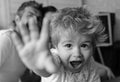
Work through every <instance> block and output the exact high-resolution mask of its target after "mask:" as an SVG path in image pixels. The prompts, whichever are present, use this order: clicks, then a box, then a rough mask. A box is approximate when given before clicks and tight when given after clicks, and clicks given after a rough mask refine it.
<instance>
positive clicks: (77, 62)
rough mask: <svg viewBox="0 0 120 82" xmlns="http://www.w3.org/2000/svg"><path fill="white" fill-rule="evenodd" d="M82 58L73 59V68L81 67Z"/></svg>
mask: <svg viewBox="0 0 120 82" xmlns="http://www.w3.org/2000/svg"><path fill="white" fill-rule="evenodd" d="M81 63H82V60H79V61H71V62H70V64H71V66H72V67H73V68H79V67H80V66H81Z"/></svg>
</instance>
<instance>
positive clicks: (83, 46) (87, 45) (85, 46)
mask: <svg viewBox="0 0 120 82" xmlns="http://www.w3.org/2000/svg"><path fill="white" fill-rule="evenodd" d="M89 46H90V45H89V44H82V45H81V48H84V49H88V48H89Z"/></svg>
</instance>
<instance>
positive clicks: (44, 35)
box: [40, 14, 51, 46]
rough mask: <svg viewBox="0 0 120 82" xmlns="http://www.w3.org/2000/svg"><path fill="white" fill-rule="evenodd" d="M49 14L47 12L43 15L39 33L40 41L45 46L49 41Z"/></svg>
mask: <svg viewBox="0 0 120 82" xmlns="http://www.w3.org/2000/svg"><path fill="white" fill-rule="evenodd" d="M50 16H51V14H47V16H45V18H44V19H43V24H42V29H41V33H40V41H41V43H43V44H45V46H47V45H48V43H49V36H50V33H49V29H50V26H49V24H50Z"/></svg>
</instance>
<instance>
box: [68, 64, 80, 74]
mask: <svg viewBox="0 0 120 82" xmlns="http://www.w3.org/2000/svg"><path fill="white" fill-rule="evenodd" d="M81 69H82V65H81V66H79V67H76V68H73V67H70V68H69V70H70V71H71V72H74V73H76V72H80V71H81Z"/></svg>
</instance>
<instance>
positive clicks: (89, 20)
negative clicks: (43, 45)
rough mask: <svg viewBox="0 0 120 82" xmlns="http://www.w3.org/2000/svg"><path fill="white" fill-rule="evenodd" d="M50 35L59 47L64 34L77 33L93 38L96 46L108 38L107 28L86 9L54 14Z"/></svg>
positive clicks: (62, 10) (80, 8) (74, 9)
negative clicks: (105, 32)
mask: <svg viewBox="0 0 120 82" xmlns="http://www.w3.org/2000/svg"><path fill="white" fill-rule="evenodd" d="M50 28H51V29H50V33H51V40H52V44H53V45H57V44H58V42H59V40H60V37H61V34H63V32H77V33H80V34H84V35H90V36H92V40H93V42H94V43H95V44H97V43H101V42H104V41H105V40H106V38H107V36H106V34H104V31H105V28H104V26H103V25H102V23H101V21H100V19H99V18H97V17H96V16H92V15H91V14H90V12H89V11H88V10H87V9H86V8H84V7H79V8H64V9H61V10H59V11H57V12H56V13H55V14H53V17H52V19H51V23H50Z"/></svg>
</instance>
